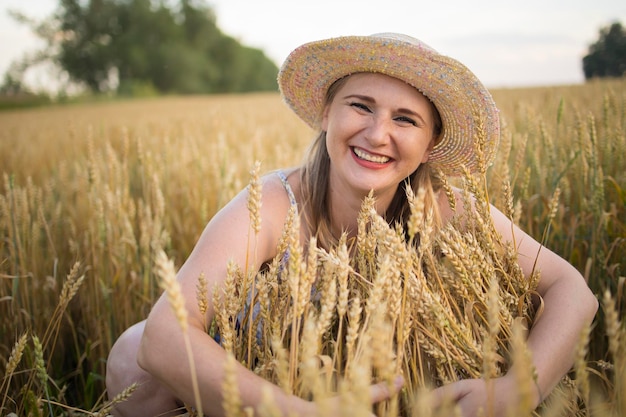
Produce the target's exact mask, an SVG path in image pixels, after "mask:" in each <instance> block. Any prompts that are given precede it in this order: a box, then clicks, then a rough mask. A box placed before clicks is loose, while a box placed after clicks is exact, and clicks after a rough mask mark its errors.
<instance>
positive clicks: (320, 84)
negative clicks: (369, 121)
mask: <svg viewBox="0 0 626 417" xmlns="http://www.w3.org/2000/svg"><path fill="white" fill-rule="evenodd" d="M358 72H376V73H382V74H386V75H389V76H392V77H394V78H398V79H400V80H403V81H404V82H406V83H408V84H410V85H412V86H413V87H415V88H417V89H418V90H419V91H421V92H422V94H424V95H425V96H426V97H428V98H429V99H430V100H431V101H432V102H433V103H434V104H435V107H437V110H438V111H439V114H440V115H441V120H442V123H443V135H442V137H441V139H440V140H439V142H438V143H437V144H436V145H435V147H434V148H433V150H432V152H431V153H430V157H429V162H430V163H431V165H433V166H436V167H437V168H439V169H441V170H442V171H443V172H444V173H445V174H447V175H459V174H461V173H462V167H463V166H466V167H467V168H468V169H470V171H472V172H477V171H478V172H482V171H484V170H485V169H486V167H487V166H488V165H489V164H490V163H491V162H492V160H493V158H494V157H495V152H496V148H497V145H498V140H499V137H500V120H499V115H498V109H497V108H496V105H495V102H494V101H493V98H492V97H491V94H490V93H489V91H488V90H487V88H485V86H484V85H483V84H482V83H481V82H480V81H479V80H478V78H477V77H476V76H475V75H474V74H473V73H472V72H471V71H470V70H469V69H467V67H465V65H463V64H461V63H460V62H458V61H456V60H454V59H452V58H449V57H447V56H444V55H441V54H439V53H438V52H437V51H435V50H434V49H432V48H431V47H430V46H428V45H426V44H425V43H423V42H421V41H419V40H417V39H414V38H411V37H409V36H406V35H400V34H394V33H384V34H377V35H372V36H346V37H339V38H332V39H327V40H321V41H315V42H311V43H307V44H304V45H302V46H300V47H299V48H297V49H295V50H294V51H293V52H292V53H291V54H290V55H289V56H288V57H287V59H286V60H285V62H284V64H283V66H282V68H281V70H280V72H279V74H278V85H279V88H280V91H281V93H282V95H283V98H284V100H285V101H286V103H287V104H288V105H289V106H290V107H291V108H292V109H293V111H294V112H295V113H296V114H297V115H298V116H299V117H300V118H301V119H302V120H304V121H305V122H306V123H307V124H308V125H309V126H311V127H312V128H314V129H319V127H320V122H321V116H322V110H323V105H324V97H325V95H326V91H327V90H328V88H329V87H330V86H331V84H332V83H333V82H335V81H336V80H338V79H340V78H342V77H344V76H346V75H350V74H354V73H358Z"/></svg>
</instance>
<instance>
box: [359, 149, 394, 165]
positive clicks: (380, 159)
mask: <svg viewBox="0 0 626 417" xmlns="http://www.w3.org/2000/svg"><path fill="white" fill-rule="evenodd" d="M352 150H353V152H354V154H355V155H356V156H357V157H359V159H363V160H364V161H368V162H375V163H377V164H385V163H387V162H389V161H390V160H391V158H389V157H387V156H377V155H372V154H371V153H368V152H365V151H364V150H363V149H360V148H352Z"/></svg>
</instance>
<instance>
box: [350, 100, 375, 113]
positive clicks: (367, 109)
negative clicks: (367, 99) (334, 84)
mask: <svg viewBox="0 0 626 417" xmlns="http://www.w3.org/2000/svg"><path fill="white" fill-rule="evenodd" d="M350 106H352V107H356V108H357V109H360V110H364V111H367V112H369V111H370V108H369V107H367V106H366V105H365V104H363V103H358V102H353V103H350Z"/></svg>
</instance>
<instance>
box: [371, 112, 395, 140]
mask: <svg viewBox="0 0 626 417" xmlns="http://www.w3.org/2000/svg"><path fill="white" fill-rule="evenodd" d="M391 129H392V125H391V123H390V122H389V120H387V119H386V118H384V117H372V119H371V122H370V125H369V126H368V128H367V132H366V139H367V140H368V141H369V142H370V144H372V145H383V144H385V143H387V142H388V141H389V138H390V137H391Z"/></svg>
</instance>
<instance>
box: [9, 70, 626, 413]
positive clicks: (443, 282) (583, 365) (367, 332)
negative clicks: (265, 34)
mask: <svg viewBox="0 0 626 417" xmlns="http://www.w3.org/2000/svg"><path fill="white" fill-rule="evenodd" d="M493 94H494V98H495V100H496V102H497V103H498V105H499V107H500V109H501V111H502V119H503V135H502V141H501V144H500V149H499V153H498V156H497V159H496V161H495V163H494V165H493V166H492V167H491V168H490V169H489V170H488V172H487V175H486V177H484V178H473V177H469V176H468V177H466V178H460V179H458V180H455V181H456V182H455V185H458V186H460V187H462V188H463V189H465V190H467V192H472V193H474V194H476V195H478V196H479V197H483V198H482V200H484V201H487V200H489V201H490V202H492V203H493V204H495V205H496V206H498V207H499V208H501V209H502V210H503V211H504V212H505V213H506V214H507V215H509V216H510V217H511V218H513V219H514V220H515V221H516V222H517V223H518V224H519V225H520V226H521V227H522V228H523V229H525V230H526V231H528V232H529V233H530V234H532V235H533V236H534V237H535V238H537V239H538V240H541V241H543V242H545V245H546V246H548V247H549V248H551V249H553V250H554V251H556V252H557V253H559V254H560V255H561V256H563V257H564V258H566V259H567V260H568V261H570V262H571V263H572V264H573V265H574V266H575V267H576V268H577V269H579V270H580V271H581V273H583V275H584V276H585V278H586V279H587V281H588V283H589V285H590V287H591V288H592V290H593V291H594V293H595V294H596V295H597V297H598V299H599V301H600V304H601V309H600V311H599V313H598V315H597V317H596V320H595V322H594V324H593V326H592V327H591V328H590V329H587V332H586V333H585V334H582V335H581V341H580V344H579V346H578V349H577V360H576V364H575V366H574V368H573V369H572V372H571V373H570V374H568V375H567V377H566V378H564V380H563V381H562V383H561V384H560V385H559V387H558V388H557V389H556V390H555V391H554V393H553V395H552V396H550V397H549V398H548V399H547V400H546V401H545V402H544V404H543V405H542V407H540V408H539V409H538V410H536V411H534V412H533V411H532V410H529V409H528V407H527V405H525V404H526V403H525V402H524V401H523V400H524V398H526V397H524V396H525V395H526V396H527V395H528V392H529V391H530V390H531V389H532V384H533V381H532V375H531V374H528V375H526V378H525V379H522V380H520V398H521V399H522V401H520V404H519V408H518V409H517V410H512V411H511V412H512V414H511V415H515V416H521V415H546V416H548V415H549V416H553V415H554V416H555V415H581V416H611V417H613V416H623V415H626V394H624V393H625V392H626V347H625V343H624V340H626V328H625V325H624V323H625V322H626V307H625V306H624V302H625V301H626V296H625V295H624V282H625V281H626V278H625V275H626V272H625V271H624V261H625V260H626V207H625V206H626V172H625V171H624V169H623V167H624V164H625V162H626V160H625V159H626V80H611V81H601V82H600V81H598V82H592V83H587V84H585V85H580V86H564V87H551V88H547V87H546V88H534V89H511V90H494V91H493ZM312 134H313V132H311V131H310V130H309V129H308V128H307V127H306V126H305V125H304V124H303V123H302V122H300V121H299V120H298V119H297V118H296V117H295V116H294V115H293V114H292V113H291V112H290V111H289V110H288V109H287V108H286V106H284V105H283V104H282V103H281V101H280V98H279V97H278V95H277V94H249V95H228V96H210V97H166V98H155V99H149V100H133V101H116V102H107V103H104V102H103V103H94V104H81V105H67V106H57V107H49V108H38V109H30V110H20V111H5V112H2V113H0V170H1V171H2V181H3V183H2V191H1V193H0V233H1V236H2V239H1V240H0V256H1V257H0V336H1V337H0V361H1V362H2V363H1V364H0V369H1V371H0V372H2V373H0V415H3V416H4V415H9V414H10V413H14V414H15V415H18V416H22V415H24V416H27V415H32V416H39V415H48V416H49V415H55V416H56V415H66V416H78V415H88V416H92V415H94V416H95V415H106V414H107V413H108V411H109V410H110V407H111V405H112V404H111V400H113V401H122V400H123V399H124V398H116V399H110V398H107V396H106V393H105V389H104V371H105V361H106V357H107V355H108V352H109V350H110V348H111V346H112V344H113V342H114V341H115V339H116V338H117V336H118V335H119V334H120V333H121V332H122V331H123V330H124V329H126V328H127V327H128V326H129V325H131V324H132V323H135V322H136V321H139V320H141V319H143V318H145V317H146V315H147V313H148V311H149V309H150V307H151V305H152V303H153V302H154V301H155V299H156V297H158V296H159V294H160V293H161V291H163V290H162V286H164V287H165V288H166V289H167V288H168V287H167V285H166V283H167V282H170V281H171V278H172V276H173V274H174V273H175V272H174V271H175V269H176V268H177V267H178V266H180V264H181V263H182V262H183V261H184V259H185V258H186V256H187V254H188V253H189V252H190V251H191V248H192V247H193V245H194V243H195V241H196V239H197V238H198V236H199V233H200V232H201V231H202V229H203V227H204V225H205V224H206V222H207V221H208V220H209V219H210V218H211V216H212V215H213V214H214V213H215V212H216V210H218V209H219V208H220V207H221V206H222V205H224V204H225V203H226V202H227V201H228V200H229V199H230V198H232V197H233V196H234V195H235V194H236V193H237V192H238V191H239V190H240V189H241V188H243V187H245V186H247V185H248V184H249V183H250V184H251V186H252V184H254V180H255V178H256V177H257V176H258V175H261V174H263V173H265V172H268V171H271V170H273V169H276V168H279V167H287V166H293V165H296V164H298V163H299V162H300V161H301V158H302V156H303V154H304V151H305V149H306V147H307V146H308V144H309V141H310V140H311V138H312ZM251 171H252V172H251ZM420 198H421V196H419V195H417V196H412V199H413V206H414V212H413V216H412V225H413V226H412V227H413V229H412V232H411V231H410V233H413V235H412V236H408V239H407V236H403V235H402V232H401V231H399V230H396V229H394V228H392V227H389V226H388V225H387V224H386V223H384V222H382V223H381V221H380V219H379V218H377V217H376V216H374V215H372V214H371V211H370V210H369V209H368V205H367V202H366V204H365V205H364V207H363V210H362V218H361V222H362V224H363V225H367V227H365V226H364V227H363V231H360V233H359V241H358V243H357V255H356V256H355V257H354V259H349V257H348V256H347V249H346V246H345V242H340V244H339V245H337V247H334V248H330V249H329V250H328V251H322V250H310V251H309V252H307V253H303V252H302V250H301V249H299V248H298V247H297V246H298V245H296V244H295V243H294V241H295V239H294V238H293V236H294V234H295V233H296V230H297V224H295V223H297V222H296V221H293V222H291V223H290V224H288V225H287V227H286V229H285V234H284V241H283V245H285V247H289V248H290V253H292V254H295V255H294V256H295V257H296V258H297V259H301V262H293V264H294V266H293V268H292V267H291V266H290V268H289V271H288V273H287V276H286V278H284V279H282V280H281V281H280V282H278V281H277V273H276V269H275V268H274V269H272V268H270V269H269V271H266V272H265V273H263V274H258V275H246V274H244V273H242V272H241V271H242V270H245V268H241V267H242V266H238V267H239V268H238V267H237V266H233V268H232V274H230V275H229V277H228V279H227V285H228V286H230V287H229V288H231V290H230V291H225V292H224V293H221V292H216V293H214V294H213V297H214V300H215V302H216V303H218V304H219V305H220V306H221V308H220V309H219V311H220V314H218V317H216V320H215V322H214V323H210V324H207V331H209V332H216V331H219V332H220V335H221V336H222V337H223V339H224V342H223V346H224V348H225V349H226V350H228V351H229V352H231V353H232V355H231V356H232V358H234V359H237V360H240V361H246V359H247V365H248V366H249V367H250V369H253V370H254V371H255V372H257V373H258V374H260V375H262V376H263V377H265V378H266V379H269V380H272V381H273V382H275V383H277V384H278V385H280V386H281V387H283V389H285V390H287V391H289V392H292V393H294V394H296V395H300V396H302V397H308V398H313V399H315V400H316V401H317V400H322V399H323V398H326V397H328V396H329V395H336V394H341V395H344V396H345V398H346V401H344V402H343V404H345V407H348V408H347V409H349V410H350V412H351V414H359V412H362V413H363V415H368V414H367V413H368V412H369V409H368V407H366V404H367V402H366V400H365V399H364V398H363V397H362V396H363V392H364V389H366V388H367V386H369V384H370V383H371V382H373V381H385V380H388V379H389V378H391V376H392V375H395V374H396V373H398V372H401V373H403V374H404V375H405V378H406V380H407V385H406V386H405V389H404V390H403V391H402V393H401V394H400V395H399V396H398V397H397V398H395V399H393V400H391V401H387V402H385V403H383V404H381V405H379V406H377V408H376V410H375V411H376V413H377V415H380V416H397V415H402V416H417V415H419V416H429V415H435V414H433V412H432V410H429V409H428V407H427V406H426V400H425V399H426V398H427V397H428V396H427V392H426V388H428V387H431V386H434V385H439V384H442V383H445V382H447V381H451V380H454V379H457V378H462V377H468V376H470V377H471V376H483V377H485V378H492V377H495V376H497V375H499V374H501V373H503V372H505V371H506V370H507V361H502V360H499V359H498V358H503V357H504V358H517V359H516V360H517V362H520V363H524V362H523V361H524V360H527V359H525V356H524V352H525V351H524V341H523V328H524V324H526V325H528V324H529V323H530V322H531V321H532V318H533V315H534V314H535V312H534V311H532V308H531V307H530V303H529V295H528V294H529V293H531V292H532V289H533V282H532V280H531V281H530V282H527V281H525V280H523V279H520V277H519V273H518V271H517V269H516V268H515V265H514V262H513V257H514V256H513V254H512V253H510V251H508V250H507V248H506V247H503V246H502V245H500V242H499V240H498V237H497V236H495V235H494V234H493V233H492V232H491V230H490V228H489V224H488V217H487V216H486V215H485V212H484V210H483V211H481V210H480V207H479V210H477V213H476V215H475V218H474V219H472V222H473V224H475V227H474V228H473V230H474V231H475V233H474V234H471V235H469V236H467V235H461V234H459V233H456V232H455V230H454V228H447V229H445V230H443V231H442V233H438V234H436V235H434V236H433V238H432V240H430V241H429V240H428V239H423V240H422V241H420V246H419V248H420V249H419V250H415V249H414V248H413V247H412V246H411V245H410V244H407V241H410V240H411V239H412V238H413V237H414V234H415V233H418V232H419V233H420V236H429V234H428V233H426V232H428V230H430V229H429V228H431V227H432V224H431V222H432V219H431V218H430V217H429V216H428V213H423V212H421V211H420V210H419V207H420ZM253 217H254V216H253V213H251V221H253ZM251 233H253V232H251ZM468 248H473V249H472V250H469V249H468ZM441 250H445V251H446V253H447V254H448V253H449V254H450V256H447V260H446V262H442V261H441V260H440V259H438V258H437V256H435V255H434V253H436V252H437V251H441ZM290 265H291V262H290ZM357 271H358V272H357ZM496 272H497V273H496ZM468 277H470V278H471V279H469V278H468ZM435 278H436V279H435ZM168 279H169V280H170V281H168ZM316 279H319V281H318V282H316V283H315V287H316V288H317V289H318V290H319V294H320V295H319V297H317V298H316V299H314V300H313V299H310V298H309V297H302V296H301V295H302V294H310V292H311V286H312V284H313V282H314V281H316ZM199 280H200V281H201V278H200V277H199ZM200 283H201V282H200ZM252 288H254V294H255V299H254V300H253V301H254V302H255V303H256V304H258V305H259V310H258V315H252V314H251V313H250V311H251V309H249V308H248V307H247V306H248V304H247V303H249V302H250V301H251V300H249V299H247V297H246V294H249V293H250V291H251V289H252ZM229 294H231V295H230V296H229ZM232 294H241V295H240V296H238V297H234V296H232ZM468 306H471V311H472V314H471V317H472V319H471V320H468V316H467V311H468ZM520 306H521V307H520ZM242 311H244V312H246V311H247V312H248V315H247V316H246V317H245V320H244V321H245V322H247V323H248V324H247V327H246V326H243V327H232V323H234V322H236V321H237V320H236V318H241V317H242V316H241V314H242ZM254 328H256V329H257V331H256V332H253V331H251V329H254ZM242 329H244V330H242ZM441 340H445V341H446V342H445V343H442V342H441ZM227 374H228V373H227ZM224 390H225V392H228V393H229V394H230V395H228V396H227V397H228V398H229V399H231V401H230V402H228V403H227V404H224V407H225V409H227V410H231V413H230V415H233V416H235V415H240V411H241V410H238V402H237V392H236V388H235V381H232V380H231V379H229V378H228V377H227V378H226V380H225V381H224ZM126 394H127V395H132V387H129V390H128V392H127V393H126ZM184 411H185V410H181V412H184ZM265 411H266V414H265V415H268V416H269V415H273V414H272V413H273V408H272V404H271V400H268V402H267V404H266V407H265ZM449 412H450V410H447V411H446V410H444V411H441V414H437V415H450V414H449ZM446 413H448V414H446Z"/></svg>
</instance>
